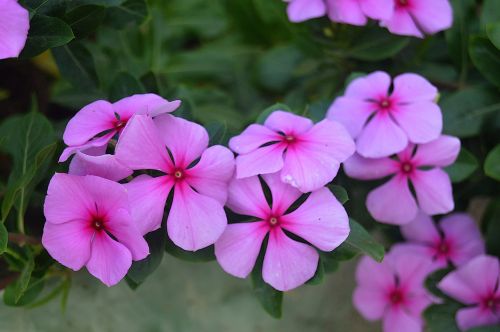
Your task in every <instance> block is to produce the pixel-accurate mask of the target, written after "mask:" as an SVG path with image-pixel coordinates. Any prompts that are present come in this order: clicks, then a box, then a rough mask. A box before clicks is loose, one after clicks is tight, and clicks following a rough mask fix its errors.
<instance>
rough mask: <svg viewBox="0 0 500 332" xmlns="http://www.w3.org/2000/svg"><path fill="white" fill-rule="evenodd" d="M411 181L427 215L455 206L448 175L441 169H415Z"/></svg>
mask: <svg viewBox="0 0 500 332" xmlns="http://www.w3.org/2000/svg"><path fill="white" fill-rule="evenodd" d="M411 181H412V183H413V187H414V188H415V193H416V194H417V200H418V205H419V206H420V208H421V209H422V211H423V212H425V213H427V214H429V215H435V214H443V213H448V212H450V211H452V210H453V208H454V207H455V203H454V201H453V192H452V188H451V181H450V177H449V176H448V174H446V173H445V172H444V171H443V170H442V169H440V168H434V169H431V170H428V171H420V170H417V171H415V173H414V175H413V176H412V179H411Z"/></svg>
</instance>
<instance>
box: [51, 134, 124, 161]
mask: <svg viewBox="0 0 500 332" xmlns="http://www.w3.org/2000/svg"><path fill="white" fill-rule="evenodd" d="M115 134H116V133H115V132H114V131H112V132H110V133H109V134H106V135H103V136H100V137H97V138H94V139H92V140H90V141H88V142H87V143H85V144H81V145H74V146H68V147H67V148H65V149H64V151H63V152H62V153H61V156H60V157H59V162H60V163H62V162H65V161H66V160H68V158H69V157H70V156H71V155H73V154H74V153H76V152H78V151H88V150H90V149H101V150H103V151H104V152H105V151H106V148H107V145H108V142H109V141H110V140H111V138H113V136H114V135H115Z"/></svg>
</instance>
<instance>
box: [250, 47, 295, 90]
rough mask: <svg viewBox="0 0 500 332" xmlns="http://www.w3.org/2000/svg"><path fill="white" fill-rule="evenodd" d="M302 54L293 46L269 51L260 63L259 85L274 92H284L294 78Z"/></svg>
mask: <svg viewBox="0 0 500 332" xmlns="http://www.w3.org/2000/svg"><path fill="white" fill-rule="evenodd" d="M301 58H302V52H301V51H300V50H299V49H298V48H296V47H292V46H288V45H287V46H279V47H276V48H273V49H271V50H270V51H268V52H267V53H266V54H265V55H264V56H263V57H261V58H260V61H259V69H258V77H259V83H260V84H261V85H262V86H263V87H265V88H267V89H270V90H273V91H283V90H284V89H285V88H286V87H287V85H288V83H290V81H291V79H292V78H293V73H294V69H295V68H296V67H297V63H298V62H299V61H300V59H301Z"/></svg>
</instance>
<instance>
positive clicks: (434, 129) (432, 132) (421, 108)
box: [391, 101, 443, 143]
mask: <svg viewBox="0 0 500 332" xmlns="http://www.w3.org/2000/svg"><path fill="white" fill-rule="evenodd" d="M391 114H392V116H394V118H395V119H396V121H397V123H398V124H399V125H400V126H401V128H403V130H404V131H405V133H406V134H407V135H408V139H409V140H410V141H411V142H412V143H428V142H430V141H432V140H435V139H436V138H438V137H439V135H440V134H441V130H442V129H443V116H442V114H441V109H440V108H439V106H438V105H436V104H435V103H434V102H428V101H423V102H415V103H411V104H403V105H397V108H396V110H395V111H394V112H392V113H391Z"/></svg>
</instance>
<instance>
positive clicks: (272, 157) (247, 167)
mask: <svg viewBox="0 0 500 332" xmlns="http://www.w3.org/2000/svg"><path fill="white" fill-rule="evenodd" d="M285 148H286V145H284V144H281V143H278V144H272V145H269V146H265V147H262V148H258V149H257V150H255V151H252V152H250V153H247V154H240V155H239V156H238V157H236V178H237V179H242V178H246V177H249V176H254V175H259V174H269V173H275V172H277V171H279V170H281V169H282V168H283V152H284V151H285Z"/></svg>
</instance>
